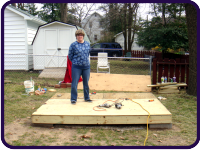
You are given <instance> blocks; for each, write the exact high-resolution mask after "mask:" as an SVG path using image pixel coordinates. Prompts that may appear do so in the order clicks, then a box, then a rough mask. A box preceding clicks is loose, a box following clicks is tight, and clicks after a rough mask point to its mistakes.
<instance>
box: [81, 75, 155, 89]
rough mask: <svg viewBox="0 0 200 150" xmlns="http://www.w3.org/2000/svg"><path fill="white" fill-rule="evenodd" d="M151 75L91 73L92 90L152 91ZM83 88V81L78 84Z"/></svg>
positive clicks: (90, 84) (90, 83) (90, 85)
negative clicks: (150, 85)
mask: <svg viewBox="0 0 200 150" xmlns="http://www.w3.org/2000/svg"><path fill="white" fill-rule="evenodd" d="M149 84H151V76H150V75H128V74H107V73H90V80H89V87H90V90H104V91H132V92H150V91H151V88H149V87H147V85H149ZM78 89H83V83H82V82H80V83H79V84H78Z"/></svg>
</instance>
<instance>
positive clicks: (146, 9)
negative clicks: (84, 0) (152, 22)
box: [35, 3, 152, 19]
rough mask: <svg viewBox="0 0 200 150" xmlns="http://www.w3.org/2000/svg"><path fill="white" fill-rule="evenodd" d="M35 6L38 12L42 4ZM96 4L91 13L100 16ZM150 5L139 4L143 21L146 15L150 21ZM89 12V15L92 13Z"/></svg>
mask: <svg viewBox="0 0 200 150" xmlns="http://www.w3.org/2000/svg"><path fill="white" fill-rule="evenodd" d="M35 4H36V6H37V7H38V10H40V8H41V7H42V4H39V3H35ZM98 6H100V5H98V3H97V4H96V8H93V9H94V11H93V12H95V11H96V12H98V13H99V14H100V15H104V12H103V11H100V10H97V9H98ZM149 6H150V5H149V4H148V3H141V4H140V7H139V16H141V17H142V18H143V19H146V18H147V15H148V19H151V18H152V17H151V15H149V14H148V12H149V8H150V7H149ZM93 12H91V13H93Z"/></svg>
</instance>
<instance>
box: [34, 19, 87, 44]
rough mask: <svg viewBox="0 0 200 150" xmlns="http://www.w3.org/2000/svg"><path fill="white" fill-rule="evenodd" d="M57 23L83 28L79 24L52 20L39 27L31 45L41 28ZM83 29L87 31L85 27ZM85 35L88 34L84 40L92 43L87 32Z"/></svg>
mask: <svg viewBox="0 0 200 150" xmlns="http://www.w3.org/2000/svg"><path fill="white" fill-rule="evenodd" d="M55 23H58V24H62V25H66V26H71V27H75V28H76V29H77V30H78V29H82V28H80V27H78V26H76V25H73V24H69V23H64V22H61V21H52V22H49V23H46V24H43V25H41V26H39V27H38V29H37V32H36V34H35V37H34V39H33V42H32V44H31V45H33V43H34V41H35V38H36V36H37V33H38V31H39V29H40V28H44V27H47V26H49V25H52V24H55ZM82 30H83V31H84V32H85V30H84V29H82ZM85 35H86V36H85V37H84V40H85V41H88V42H89V43H90V40H89V38H88V37H87V34H85Z"/></svg>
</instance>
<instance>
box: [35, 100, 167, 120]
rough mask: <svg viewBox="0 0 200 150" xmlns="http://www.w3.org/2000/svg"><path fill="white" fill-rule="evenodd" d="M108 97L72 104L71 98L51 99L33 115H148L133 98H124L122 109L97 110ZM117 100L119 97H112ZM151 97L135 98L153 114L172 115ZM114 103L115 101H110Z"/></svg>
mask: <svg viewBox="0 0 200 150" xmlns="http://www.w3.org/2000/svg"><path fill="white" fill-rule="evenodd" d="M107 100H108V99H95V100H93V102H92V103H87V102H85V101H84V100H79V101H78V102H77V103H76V105H72V104H71V102H70V100H69V99H50V100H48V101H47V102H46V103H45V104H44V105H42V106H41V107H40V108H39V109H38V110H37V111H36V112H35V113H33V115H36V114H37V115H76V116H88V115H90V116H93V115H114V116H115V115H122V116H123V115H128V116H129V115H148V113H147V112H146V111H144V110H143V109H142V108H141V106H140V105H138V104H136V103H134V102H132V101H131V100H124V101H123V102H122V104H123V105H124V106H122V109H116V108H115V107H114V106H112V107H110V108H106V111H95V110H93V107H95V106H98V105H100V104H103V103H104V102H105V101H107ZM109 100H110V99H109ZM112 100H117V99H112ZM148 100H149V99H134V101H135V102H137V103H140V104H141V105H142V106H143V108H144V109H146V110H148V111H149V112H150V114H151V115H171V113H170V112H169V111H168V110H167V109H166V108H165V107H164V106H163V105H162V104H161V103H160V101H159V100H157V99H154V102H149V101H148ZM107 103H109V104H112V103H113V102H111V101H108V102H107Z"/></svg>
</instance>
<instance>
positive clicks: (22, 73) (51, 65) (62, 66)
mask: <svg viewBox="0 0 200 150" xmlns="http://www.w3.org/2000/svg"><path fill="white" fill-rule="evenodd" d="M105 59H106V60H107V61H108V62H109V68H107V69H102V68H99V71H100V72H108V70H109V69H110V73H111V74H131V75H151V74H152V69H151V68H152V60H151V59H149V58H133V57H106V58H105ZM97 62H98V57H95V56H91V57H90V70H91V73H97ZM66 67H67V56H55V55H32V54H30V55H27V54H4V83H5V84H6V83H9V82H12V83H13V84H23V82H24V81H25V80H29V79H30V78H31V77H32V79H33V80H34V81H35V84H36V85H37V84H40V85H43V86H54V85H55V84H58V83H59V81H63V79H64V77H65V72H66Z"/></svg>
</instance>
